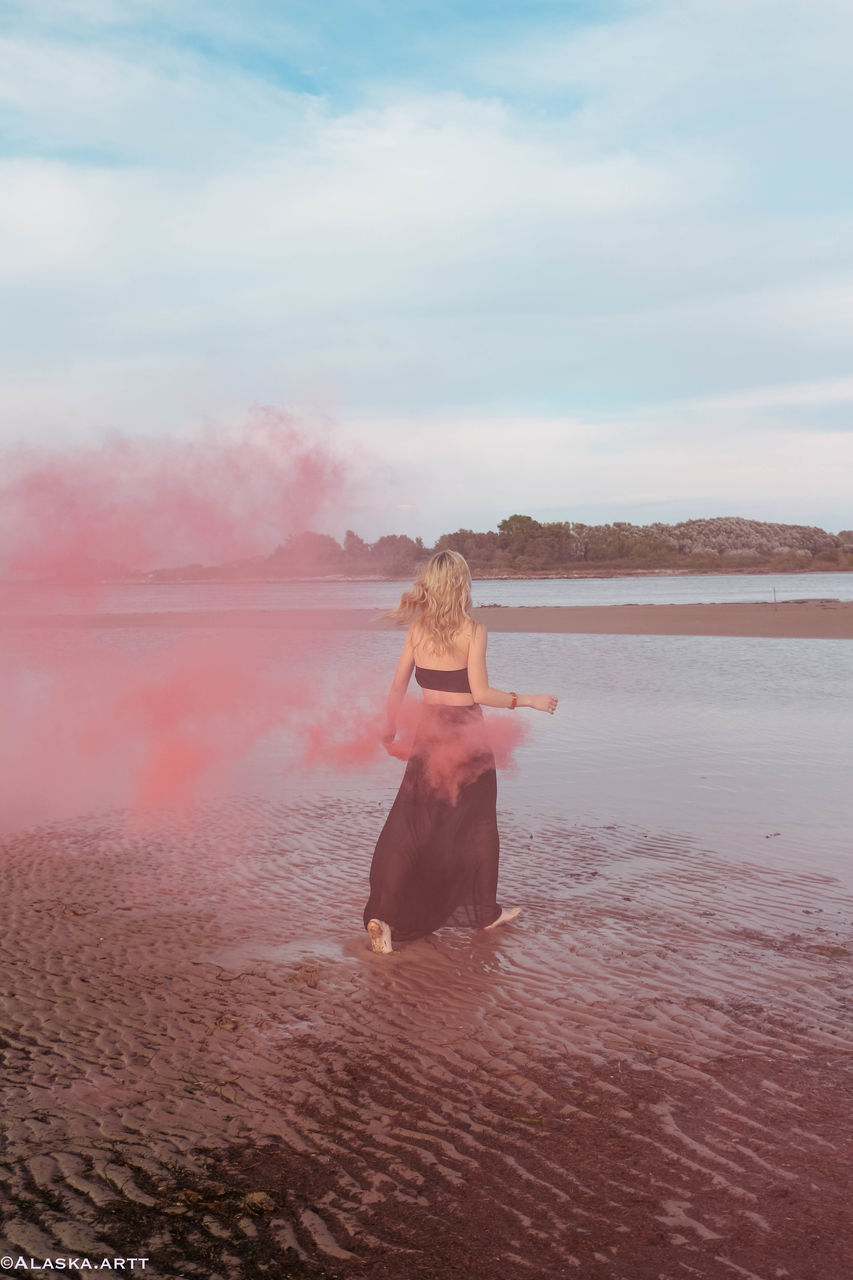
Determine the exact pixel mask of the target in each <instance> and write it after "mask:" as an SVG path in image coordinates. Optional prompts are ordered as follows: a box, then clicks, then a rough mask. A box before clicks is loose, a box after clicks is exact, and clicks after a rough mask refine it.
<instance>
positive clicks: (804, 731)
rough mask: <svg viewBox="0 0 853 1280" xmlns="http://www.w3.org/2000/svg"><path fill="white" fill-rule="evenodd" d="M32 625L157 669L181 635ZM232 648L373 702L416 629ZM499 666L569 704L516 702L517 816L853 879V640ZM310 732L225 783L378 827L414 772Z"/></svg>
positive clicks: (500, 683)
mask: <svg viewBox="0 0 853 1280" xmlns="http://www.w3.org/2000/svg"><path fill="white" fill-rule="evenodd" d="M196 634H197V635H198V636H201V635H205V634H207V632H205V631H199V632H198V633H196ZM18 635H19V637H21V638H23V636H24V635H26V637H27V644H28V646H29V648H30V652H31V653H32V654H33V655H34V656H36V657H38V658H40V659H41V660H43V659H44V658H45V655H46V654H48V652H49V651H50V650H51V649H58V650H60V651H63V652H65V653H68V652H69V651H70V650H72V649H83V648H86V647H91V646H92V645H93V644H98V645H104V646H107V648H109V649H113V648H118V649H120V650H122V651H123V652H125V653H127V654H130V655H132V656H133V658H134V660H135V661H136V660H138V662H139V664H141V669H142V668H144V664H145V662H146V659H147V657H148V656H149V655H152V654H155V653H157V652H158V651H160V650H162V649H163V647H164V646H167V645H168V644H169V643H171V639H170V637H172V638H173V637H174V635H175V633H174V632H170V631H168V630H163V629H154V630H152V629H150V628H139V629H137V628H133V627H131V628H121V629H118V630H116V629H113V630H103V631H102V630H99V629H93V630H91V631H88V630H79V629H76V630H75V629H65V628H57V629H53V628H51V629H49V630H43V629H34V630H33V631H32V632H27V633H20V632H19V633H18ZM210 635H211V636H215V635H216V632H215V631H213V630H211V632H210ZM232 643H233V644H235V645H238V644H246V645H251V646H252V653H253V654H257V655H259V656H260V659H261V660H262V661H266V662H268V663H269V664H270V665H271V666H273V667H275V666H277V665H278V666H283V665H284V664H285V661H286V663H287V664H288V666H289V669H292V667H293V663H294V661H295V662H296V663H297V665H298V663H299V662H300V661H304V662H306V663H309V662H310V667H311V669H312V670H313V671H314V672H316V670H317V669H318V664H319V669H320V670H321V671H322V672H323V673H324V676H323V679H324V681H325V687H324V688H319V687H318V690H317V695H318V699H320V700H327V701H330V702H334V703H335V705H336V706H337V707H339V708H342V709H343V711H344V712H346V711H347V710H348V709H351V708H350V707H349V704H350V703H352V702H353V701H354V700H356V699H360V700H361V704H362V705H363V706H364V707H365V708H366V709H374V710H378V709H379V708H380V707H381V704H382V701H383V698H384V691H385V689H386V688H387V686H388V684H389V683H390V678H391V675H392V673H393V668H394V664H395V661H396V657H397V653H398V649H399V644H400V639H399V636H398V635H396V634H395V633H391V632H352V633H347V632H322V633H318V634H317V635H316V636H314V637H312V640H311V651H310V658H309V655H303V658H302V659H300V658H299V657H298V656H296V657H294V654H293V653H290V654H288V656H287V659H286V660H285V659H284V658H282V656H281V653H280V648H279V646H280V644H281V638H280V637H279V636H278V635H277V633H276V632H274V631H273V632H269V631H264V630H262V629H258V630H254V629H251V628H241V629H240V631H239V632H234V633H233V635H232ZM489 670H490V678H491V680H492V683H493V684H495V685H496V686H497V687H499V688H515V689H520V690H521V691H523V692H553V693H555V694H557V695H558V696H559V698H560V708H559V711H558V713H557V715H556V716H555V717H553V718H552V717H548V716H544V715H541V714H538V713H535V712H530V711H526V710H520V711H518V712H516V713H515V714H516V715H517V716H519V717H520V718H522V723H523V724H524V725H525V726H526V728H527V730H528V735H527V739H526V741H525V743H524V744H523V745H522V747H521V748H520V749H519V750H518V751H517V753H516V761H515V763H516V767H515V769H514V770H510V771H507V772H504V773H503V774H502V775H501V780H500V790H499V804H500V806H501V810H502V812H503V813H504V814H505V815H506V816H507V817H510V818H512V820H514V821H517V822H520V823H522V824H527V825H532V826H533V827H537V826H538V825H539V824H541V823H542V822H548V821H558V822H560V823H564V824H565V823H568V824H570V825H577V826H584V827H590V828H602V827H607V826H609V825H617V826H619V827H620V828H626V829H627V828H630V829H636V830H638V831H644V832H652V833H666V834H667V836H668V838H669V837H673V838H682V837H683V838H684V839H688V840H690V841H693V842H697V843H698V844H699V845H701V846H703V847H707V848H708V849H712V850H714V851H715V852H716V853H717V854H718V855H721V856H724V857H730V858H732V859H734V860H736V861H744V860H746V861H749V862H752V863H760V864H761V865H764V866H772V867H778V868H780V869H782V868H796V869H797V870H800V871H802V870H811V871H815V872H820V873H823V874H828V875H832V876H838V877H840V878H842V879H844V880H845V881H847V882H849V881H850V880H851V878H853V859H851V856H850V855H851V848H852V847H853V788H851V787H850V780H849V766H850V760H851V758H853V645H850V644H849V643H846V642H845V641H843V640H788V639H755V638H736V637H689V636H621V635H620V636H608V635H604V636H597V635H538V634H531V635H516V634H496V635H493V636H492V637H490V641H489ZM314 678H315V679H316V677H314ZM413 688H414V686H413ZM487 714H489V715H492V716H503V715H508V714H510V713H508V712H501V711H489V712H487ZM306 719H307V722H309V723H310V719H311V716H310V714H309V715H308V716H307V717H306ZM296 733H297V730H296V728H295V726H294V725H293V723H291V725H290V727H289V728H287V729H285V728H284V727H282V728H281V729H280V730H275V731H273V732H270V733H268V734H267V735H266V736H265V737H264V738H263V739H262V740H261V741H258V742H256V744H255V746H254V747H253V748H252V749H251V750H250V751H249V752H248V754H247V755H246V756H245V757H244V758H243V759H242V760H241V761H240V762H239V764H238V765H237V766H236V767H235V768H234V769H232V770H231V771H230V773H229V774H228V775H227V777H226V778H225V779H222V778H221V777H220V778H219V779H218V780H217V781H216V783H215V784H211V786H213V787H215V790H213V791H211V792H210V793H209V794H211V795H212V794H216V795H221V794H223V793H224V792H223V790H222V788H223V787H224V788H226V789H227V792H228V793H232V794H235V795H256V796H259V797H261V798H263V799H266V800H272V801H277V802H283V803H287V802H294V801H300V800H302V799H304V798H306V797H315V798H318V797H323V798H324V799H331V800H334V798H335V797H342V798H349V799H358V800H359V801H366V802H368V803H369V804H371V805H373V806H375V809H376V813H377V824H378V825H377V832H378V827H379V825H381V821H380V819H381V816H382V814H383V813H384V811H385V809H386V808H387V806H388V805H389V803H390V801H391V799H392V798H393V795H394V793H395V790H396V787H397V785H398V783H399V779H400V776H401V772H402V765H401V764H400V763H399V762H398V761H396V760H393V759H390V758H386V757H384V756H382V757H381V758H380V759H379V760H378V761H377V762H376V763H374V764H371V765H362V766H359V767H357V768H342V767H339V766H336V767H335V768H334V769H330V768H314V769H313V770H312V771H311V772H306V771H305V770H304V769H295V768H294V767H293V765H292V755H293V746H294V736H295V734H296ZM7 750H9V744H8V743H7ZM59 792H60V788H59V785H58V784H57V783H51V782H48V784H47V786H46V787H45V788H44V789H43V791H42V793H41V799H40V801H39V812H38V813H31V814H27V815H26V822H27V824H28V823H29V822H30V821H46V820H51V819H54V818H64V817H74V816H75V811H74V802H73V796H71V797H69V795H68V794H67V792H66V793H65V794H63V795H62V796H61V798H60V794H59ZM6 817H7V821H5V822H4V824H3V825H4V827H5V829H6V830H8V829H9V822H8V815H6ZM16 825H20V823H19V822H17V821H16ZM13 829H14V828H13ZM366 856H369V850H368V851H366Z"/></svg>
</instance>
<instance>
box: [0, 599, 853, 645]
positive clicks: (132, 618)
mask: <svg viewBox="0 0 853 1280" xmlns="http://www.w3.org/2000/svg"><path fill="white" fill-rule="evenodd" d="M474 616H475V617H476V618H477V619H478V620H479V621H481V622H482V623H483V625H484V626H485V627H486V628H487V629H488V630H489V631H492V632H495V633H498V632H507V633H511V632H516V633H545V634H551V635H635V636H641V635H642V636H654V635H658V636H730V637H744V638H747V637H755V638H766V639H787V640H797V639H803V640H853V601H850V600H829V599H827V600H821V599H818V600H786V601H779V602H778V603H775V604H774V603H769V602H766V603H742V602H738V603H725V604H616V605H484V606H482V607H481V608H476V609H475V610H474ZM32 627H36V628H43V627H49V628H62V627H72V628H106V629H111V628H115V627H137V628H148V627H166V628H185V629H187V628H196V627H225V628H231V627H235V628H242V627H245V628H264V629H265V628H273V629H275V628H280V629H283V630H299V631H303V630H311V629H314V630H318V631H377V630H393V629H394V627H393V624H392V623H391V622H389V621H388V620H386V619H384V618H383V617H382V616H381V615H377V613H376V612H375V611H374V610H372V609H223V610H217V611H209V610H193V611H188V610H182V611H179V610H175V611H164V612H160V613H87V614H0V631H2V630H3V628H9V629H14V630H18V629H23V628H32Z"/></svg>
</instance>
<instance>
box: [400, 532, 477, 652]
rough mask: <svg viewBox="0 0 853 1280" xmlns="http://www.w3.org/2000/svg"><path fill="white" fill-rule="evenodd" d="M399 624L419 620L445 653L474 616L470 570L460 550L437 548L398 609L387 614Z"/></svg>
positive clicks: (422, 630)
mask: <svg viewBox="0 0 853 1280" xmlns="http://www.w3.org/2000/svg"><path fill="white" fill-rule="evenodd" d="M384 616H385V617H386V618H392V619H393V620H394V622H396V623H397V624H398V626H408V625H409V623H412V622H414V623H416V624H417V627H418V630H419V632H420V633H421V635H423V636H424V637H426V638H427V639H429V641H430V642H431V644H432V647H433V648H434V649H435V651H436V653H437V654H442V653H446V652H447V650H448V649H450V648H451V647H452V645H453V641H454V639H455V638H456V636H458V635H459V633H460V631H462V630H463V629H464V627H465V625H466V623H468V622H473V618H472V616H471V570H470V569H469V568H468V563H467V561H466V560H465V557H464V556H461V555H460V554H459V552H458V551H437V552H436V553H435V555H434V556H430V558H429V560H427V562H426V564H425V565H423V566H422V567H421V568H420V569H419V570H418V574H417V577H416V578H415V581H414V583H413V585H412V586H411V587H410V588H409V590H408V591H404V592H403V594H402V596H401V597H400V603H399V604H398V605H397V607H396V608H395V609H389V610H388V612H387V613H386V614H385V615H384Z"/></svg>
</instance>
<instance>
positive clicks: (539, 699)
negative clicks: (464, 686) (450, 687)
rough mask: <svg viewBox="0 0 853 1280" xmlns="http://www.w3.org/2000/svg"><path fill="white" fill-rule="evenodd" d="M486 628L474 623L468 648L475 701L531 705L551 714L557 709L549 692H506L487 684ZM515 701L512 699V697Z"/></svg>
mask: <svg viewBox="0 0 853 1280" xmlns="http://www.w3.org/2000/svg"><path fill="white" fill-rule="evenodd" d="M487 640H488V635H487V633H486V628H485V627H484V626H483V625H482V623H480V622H475V623H474V635H473V637H472V639H471V647H470V648H469V650H468V683H469V684H470V686H471V695H472V697H473V699H474V701H475V702H479V703H480V705H481V706H483V707H507V708H509V707H533V709H534V710H536V711H547V712H548V714H549V715H553V714H554V712H555V711H556V710H557V699H556V698H555V697H553V696H552V695H551V694H550V693H519V694H512V693H506V692H505V691H504V690H503V689H493V688H492V687H491V685H490V684H489V675H488V672H487V671H486V642H487ZM514 698H515V699H516V701H513V699H514Z"/></svg>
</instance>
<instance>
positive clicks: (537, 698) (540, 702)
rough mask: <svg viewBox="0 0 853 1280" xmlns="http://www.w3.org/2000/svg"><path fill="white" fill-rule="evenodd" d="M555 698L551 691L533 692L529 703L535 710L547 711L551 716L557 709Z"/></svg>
mask: <svg viewBox="0 0 853 1280" xmlns="http://www.w3.org/2000/svg"><path fill="white" fill-rule="evenodd" d="M557 701H558V700H557V698H555V697H554V695H553V694H551V693H534V695H533V697H532V698H531V699H530V705H531V707H533V709H534V710H535V711H547V712H548V715H549V716H552V715H553V714H554V712H555V711H556V710H557Z"/></svg>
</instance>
